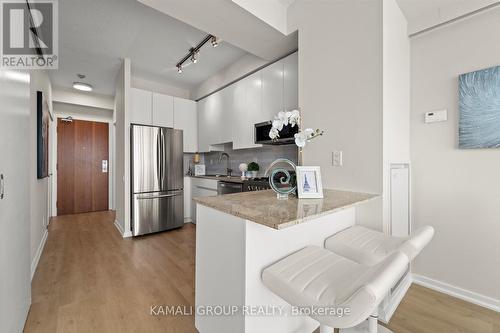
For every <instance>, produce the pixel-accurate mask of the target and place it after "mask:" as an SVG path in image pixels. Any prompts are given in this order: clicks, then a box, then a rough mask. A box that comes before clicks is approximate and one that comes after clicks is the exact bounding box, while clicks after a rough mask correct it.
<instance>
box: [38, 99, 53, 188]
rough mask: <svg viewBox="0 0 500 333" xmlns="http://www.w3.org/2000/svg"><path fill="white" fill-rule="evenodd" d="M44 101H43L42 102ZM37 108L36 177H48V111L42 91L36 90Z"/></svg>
mask: <svg viewBox="0 0 500 333" xmlns="http://www.w3.org/2000/svg"><path fill="white" fill-rule="evenodd" d="M44 102H45V103H44ZM36 109H37V128H36V129H37V151H36V153H37V154H36V155H37V179H43V178H47V177H49V123H50V112H49V107H48V104H47V102H46V101H45V99H44V96H43V92H41V91H37V92H36Z"/></svg>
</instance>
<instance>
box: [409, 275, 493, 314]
mask: <svg viewBox="0 0 500 333" xmlns="http://www.w3.org/2000/svg"><path fill="white" fill-rule="evenodd" d="M412 280H413V282H414V283H416V284H418V285H421V286H423V287H426V288H429V289H432V290H435V291H439V292H441V293H443V294H447V295H450V296H453V297H456V298H459V299H461V300H464V301H466V302H469V303H473V304H476V305H479V306H482V307H484V308H487V309H490V310H493V311H496V312H500V300H498V299H495V298H492V297H488V296H484V295H481V294H478V293H476V292H473V291H469V290H466V289H462V288H460V287H456V286H452V285H451V284H448V283H445V282H441V281H438V280H434V279H431V278H428V277H425V276H422V275H418V274H413V275H412Z"/></svg>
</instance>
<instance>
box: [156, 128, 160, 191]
mask: <svg viewBox="0 0 500 333" xmlns="http://www.w3.org/2000/svg"><path fill="white" fill-rule="evenodd" d="M160 156H161V140H160V133H157V134H156V177H157V178H158V184H160V182H161V162H160V160H161V159H160Z"/></svg>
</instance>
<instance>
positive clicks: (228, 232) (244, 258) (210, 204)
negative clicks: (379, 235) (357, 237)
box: [194, 190, 377, 333]
mask: <svg viewBox="0 0 500 333" xmlns="http://www.w3.org/2000/svg"><path fill="white" fill-rule="evenodd" d="M375 197H377V196H376V195H372V194H366V193H356V192H346V191H338V190H324V198H323V199H297V198H295V197H290V198H289V199H288V200H278V199H277V198H276V194H275V193H274V192H273V191H271V190H270V191H257V192H245V193H236V194H229V195H224V196H219V197H205V198H195V199H194V200H195V201H196V203H197V225H196V290H195V300H196V306H197V308H198V310H197V313H196V315H195V324H196V327H197V329H198V331H199V332H200V333H212V332H213V333H215V332H217V333H224V332H228V333H229V332H231V333H234V332H241V333H254V332H255V333H257V332H259V333H261V332H273V333H291V332H312V331H314V329H315V328H316V327H317V326H318V324H317V322H316V321H314V320H312V319H311V318H309V317H308V316H307V315H290V313H291V308H290V306H289V305H288V304H287V303H286V302H285V301H283V300H282V299H280V298H279V297H277V296H276V295H274V294H273V293H272V292H271V291H269V290H268V289H267V288H266V287H265V286H264V285H263V283H262V280H261V274H262V270H263V269H264V268H266V267H268V266H269V265H272V264H273V263H275V262H277V261H278V260H280V259H282V258H284V257H286V256H288V255H289V254H291V253H293V252H296V251H298V250H300V249H302V248H304V247H306V246H309V245H317V246H321V247H322V246H323V245H324V241H325V239H326V238H328V237H330V236H332V235H334V234H336V233H338V232H340V231H342V230H344V229H346V228H348V227H350V226H352V225H354V224H355V220H356V218H355V217H356V206H357V205H360V204H363V203H364V202H366V201H369V200H371V199H373V198H375ZM210 309H219V310H222V309H226V310H227V309H233V310H232V311H233V312H231V314H229V315H228V314H227V312H226V313H224V314H222V315H218V314H216V313H213V312H211V311H210ZM234 309H238V311H236V312H234ZM276 311H278V313H277V312H276ZM270 312H272V313H271V314H270ZM287 314H288V315H287Z"/></svg>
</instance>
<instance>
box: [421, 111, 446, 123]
mask: <svg viewBox="0 0 500 333" xmlns="http://www.w3.org/2000/svg"><path fill="white" fill-rule="evenodd" d="M447 120H448V110H437V111H430V112H426V113H425V122H426V123H427V124H429V123H437V122H440V121H447Z"/></svg>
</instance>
